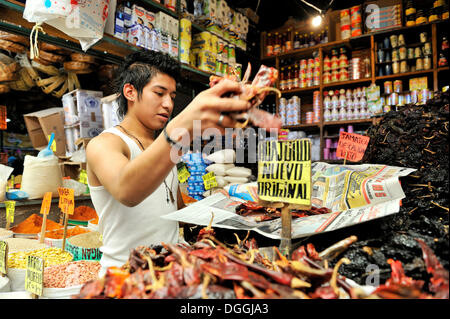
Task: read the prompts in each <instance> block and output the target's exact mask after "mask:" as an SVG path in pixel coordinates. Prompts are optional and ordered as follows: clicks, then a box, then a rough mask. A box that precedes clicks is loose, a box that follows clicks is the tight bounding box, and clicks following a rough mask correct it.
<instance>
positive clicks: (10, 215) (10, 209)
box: [4, 200, 16, 223]
mask: <svg viewBox="0 0 450 319" xmlns="http://www.w3.org/2000/svg"><path fill="white" fill-rule="evenodd" d="M4 203H5V208H6V221H7V222H8V223H14V211H15V210H16V202H15V201H13V200H5V201H4Z"/></svg>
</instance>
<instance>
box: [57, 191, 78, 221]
mask: <svg viewBox="0 0 450 319" xmlns="http://www.w3.org/2000/svg"><path fill="white" fill-rule="evenodd" d="M58 194H59V203H58V207H59V208H60V209H61V210H62V212H63V213H65V214H68V215H72V214H73V211H74V207H75V197H74V190H73V189H72V188H66V187H58Z"/></svg>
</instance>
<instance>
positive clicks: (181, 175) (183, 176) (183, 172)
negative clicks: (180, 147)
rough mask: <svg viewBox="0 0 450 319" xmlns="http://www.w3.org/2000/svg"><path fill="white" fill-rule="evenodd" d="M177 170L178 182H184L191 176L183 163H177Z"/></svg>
mask: <svg viewBox="0 0 450 319" xmlns="http://www.w3.org/2000/svg"><path fill="white" fill-rule="evenodd" d="M177 171H178V181H179V182H180V183H184V182H186V181H187V180H188V178H189V177H190V176H191V173H189V170H188V169H187V167H186V164H184V163H181V164H180V165H177Z"/></svg>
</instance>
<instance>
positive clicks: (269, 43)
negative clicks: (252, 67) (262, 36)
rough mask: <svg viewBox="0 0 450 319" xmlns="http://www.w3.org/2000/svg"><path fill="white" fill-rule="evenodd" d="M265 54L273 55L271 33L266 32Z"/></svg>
mask: <svg viewBox="0 0 450 319" xmlns="http://www.w3.org/2000/svg"><path fill="white" fill-rule="evenodd" d="M266 55H267V56H272V55H273V38H272V34H271V33H268V34H267V44H266Z"/></svg>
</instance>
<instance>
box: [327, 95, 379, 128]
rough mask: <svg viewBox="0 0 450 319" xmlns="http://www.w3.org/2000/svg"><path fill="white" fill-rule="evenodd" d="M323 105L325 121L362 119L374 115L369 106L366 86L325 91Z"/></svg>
mask: <svg viewBox="0 0 450 319" xmlns="http://www.w3.org/2000/svg"><path fill="white" fill-rule="evenodd" d="M323 106H324V110H325V111H324V121H325V122H336V121H349V120H360V119H366V118H370V117H371V116H372V114H371V112H370V111H369V110H368V107H367V100H366V88H365V87H363V88H357V89H354V90H353V91H352V90H350V89H347V91H346V90H345V89H341V90H336V91H332V90H330V91H328V92H327V91H325V92H324V99H323Z"/></svg>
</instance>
